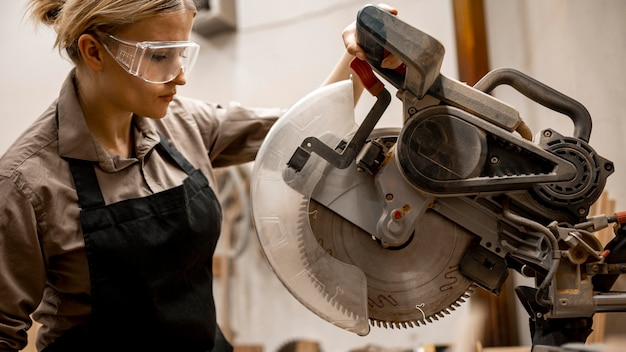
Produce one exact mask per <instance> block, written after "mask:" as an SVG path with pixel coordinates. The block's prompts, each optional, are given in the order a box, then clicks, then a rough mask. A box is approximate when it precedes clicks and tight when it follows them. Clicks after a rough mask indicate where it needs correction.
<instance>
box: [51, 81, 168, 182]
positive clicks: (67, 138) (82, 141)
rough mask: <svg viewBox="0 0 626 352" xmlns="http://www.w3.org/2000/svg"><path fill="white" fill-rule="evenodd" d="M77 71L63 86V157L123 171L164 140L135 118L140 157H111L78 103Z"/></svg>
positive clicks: (60, 120)
mask: <svg viewBox="0 0 626 352" xmlns="http://www.w3.org/2000/svg"><path fill="white" fill-rule="evenodd" d="M75 77H76V69H72V70H71V71H70V73H69V74H68V76H67V78H66V79H65V82H64V83H63V85H62V86H61V92H60V94H59V100H58V106H57V114H58V115H57V116H58V125H59V135H58V137H59V155H60V156H61V157H66V158H73V159H80V160H88V161H93V162H98V163H99V164H100V167H101V168H102V169H103V170H105V171H109V172H115V171H119V170H121V169H123V168H125V167H128V166H129V165H132V164H133V163H135V162H137V160H140V159H142V158H143V157H144V156H145V155H146V154H147V153H148V152H149V151H150V150H151V149H152V148H153V147H154V146H155V145H156V144H158V143H159V141H160V138H159V135H158V134H157V132H156V131H155V130H154V128H153V127H152V126H150V124H149V123H147V121H145V120H146V119H145V118H143V117H140V116H134V118H133V123H134V126H135V131H134V132H135V152H136V154H137V155H136V158H122V157H119V156H116V155H111V154H109V153H108V152H107V151H106V150H105V149H104V148H103V147H102V146H101V145H100V143H99V142H98V141H97V140H96V139H95V137H94V136H93V135H92V134H91V132H90V131H89V128H88V127H87V123H86V122H85V117H84V115H83V111H82V109H81V107H80V103H79V102H78V96H77V94H76V85H75V82H74V80H75Z"/></svg>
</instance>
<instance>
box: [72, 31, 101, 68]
mask: <svg viewBox="0 0 626 352" xmlns="http://www.w3.org/2000/svg"><path fill="white" fill-rule="evenodd" d="M78 51H79V52H80V56H81V57H82V59H83V62H84V63H85V64H87V66H89V67H90V68H91V69H92V70H94V71H101V70H102V69H103V68H104V47H103V46H102V44H100V42H99V41H98V40H97V39H96V37H94V36H93V35H91V34H82V35H81V36H80V37H79V38H78Z"/></svg>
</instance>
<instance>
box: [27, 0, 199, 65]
mask: <svg viewBox="0 0 626 352" xmlns="http://www.w3.org/2000/svg"><path fill="white" fill-rule="evenodd" d="M28 8H29V10H30V18H31V19H32V20H33V21H34V22H35V23H36V24H45V25H48V26H51V27H53V28H54V30H55V31H56V33H57V38H56V40H55V42H54V47H58V49H59V51H62V50H65V51H66V53H67V55H68V56H69V58H70V59H71V60H72V61H73V62H74V63H78V62H79V61H80V53H79V51H78V38H79V37H80V36H81V35H82V34H84V33H90V32H95V31H101V32H105V33H110V34H116V33H117V32H119V31H121V30H123V29H124V28H125V27H127V26H129V25H131V24H134V23H137V22H139V21H141V20H144V19H146V18H150V17H154V16H157V15H164V14H172V13H181V12H192V13H194V14H195V13H196V12H197V9H196V3H195V0H29V6H28Z"/></svg>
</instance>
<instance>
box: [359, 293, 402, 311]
mask: <svg viewBox="0 0 626 352" xmlns="http://www.w3.org/2000/svg"><path fill="white" fill-rule="evenodd" d="M377 298H378V301H376V300H373V299H371V298H368V299H367V300H368V301H369V302H370V308H374V306H376V307H378V308H383V307H384V306H385V302H384V301H387V302H389V304H391V305H392V306H394V307H396V306H397V305H398V301H397V300H396V299H395V298H393V296H392V295H387V296H384V295H378V297H377Z"/></svg>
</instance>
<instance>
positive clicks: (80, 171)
mask: <svg viewBox="0 0 626 352" xmlns="http://www.w3.org/2000/svg"><path fill="white" fill-rule="evenodd" d="M65 160H67V162H68V163H69V165H70V170H71V171H72V178H73V179H74V186H75V187H76V193H77V194H78V203H79V204H80V207H81V209H86V208H91V207H97V206H102V205H105V204H104V197H103V196H102V191H101V190H100V185H99V184H98V178H97V177H96V170H95V169H94V166H93V162H92V161H88V160H79V159H73V158H65Z"/></svg>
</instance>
